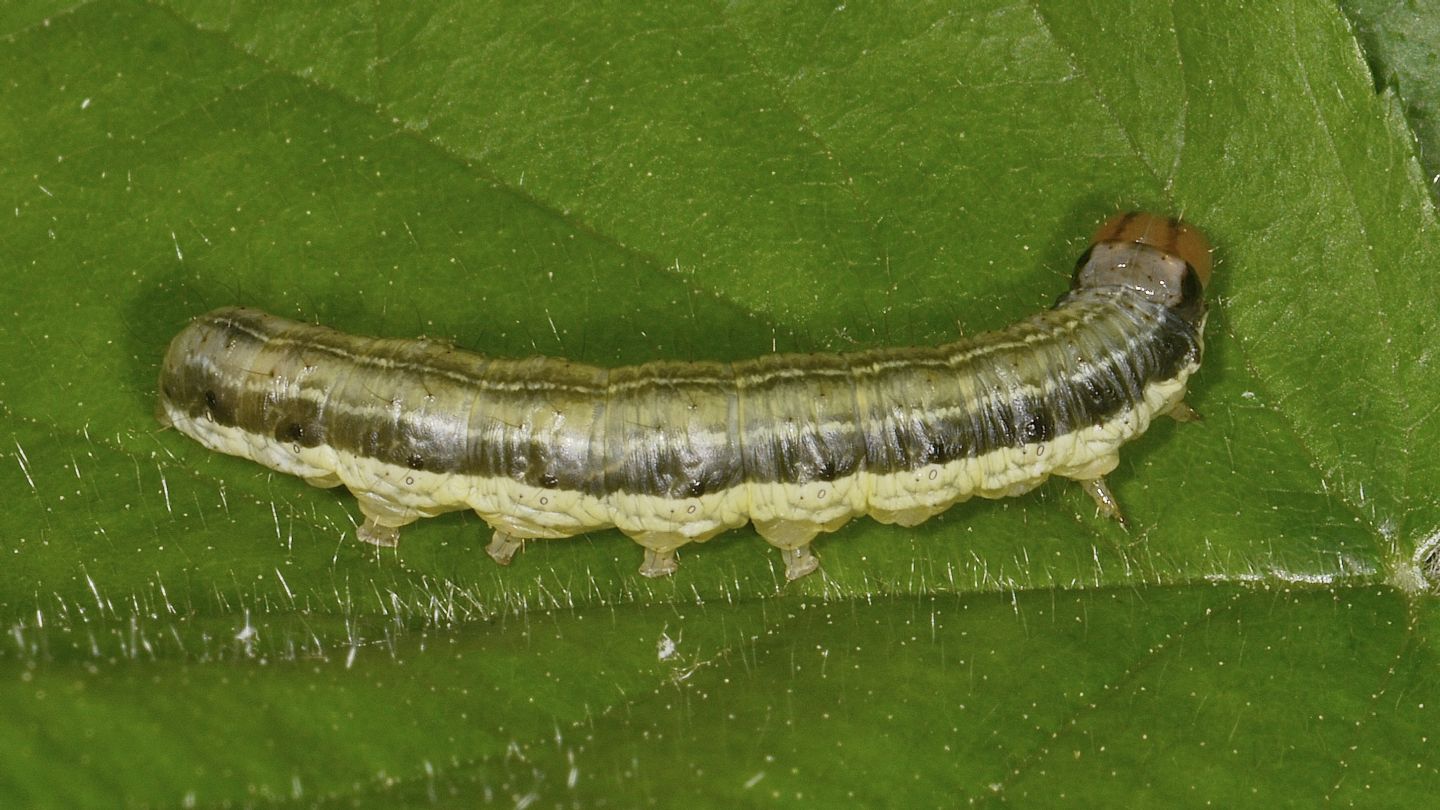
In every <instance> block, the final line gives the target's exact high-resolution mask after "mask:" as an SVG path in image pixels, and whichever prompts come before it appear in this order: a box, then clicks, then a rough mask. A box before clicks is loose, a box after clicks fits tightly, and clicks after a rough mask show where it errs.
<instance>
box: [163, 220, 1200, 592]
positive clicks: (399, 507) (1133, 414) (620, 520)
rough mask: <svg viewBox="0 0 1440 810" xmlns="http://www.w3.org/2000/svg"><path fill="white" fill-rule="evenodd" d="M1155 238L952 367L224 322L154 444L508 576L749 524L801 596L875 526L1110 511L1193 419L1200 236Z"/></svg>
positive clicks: (650, 568)
mask: <svg viewBox="0 0 1440 810" xmlns="http://www.w3.org/2000/svg"><path fill="white" fill-rule="evenodd" d="M1139 216H1140V217H1144V219H1143V220H1139V224H1137V221H1136V220H1135V215H1130V217H1129V219H1122V218H1117V219H1116V220H1112V221H1111V223H1108V224H1107V226H1106V227H1107V228H1111V229H1112V230H1116V231H1117V233H1118V234H1119V235H1118V236H1112V237H1110V238H1102V237H1105V230H1104V229H1102V232H1101V233H1100V234H1097V243H1096V245H1094V246H1092V249H1091V251H1089V252H1087V254H1086V257H1084V258H1082V260H1081V264H1080V266H1079V267H1078V268H1077V273H1076V282H1075V286H1074V287H1073V289H1072V290H1071V291H1070V292H1069V293H1068V294H1067V295H1065V296H1064V297H1063V298H1062V299H1061V300H1060V301H1059V302H1058V303H1057V304H1056V306H1055V307H1054V308H1053V309H1050V310H1047V311H1045V312H1042V313H1039V314H1037V315H1035V316H1032V317H1029V318H1026V319H1024V320H1022V321H1020V322H1018V323H1016V324H1014V325H1012V326H1010V327H1008V328H1006V329H1004V330H1001V331H998V332H994V333H989V334H985V335H980V336H977V337H974V338H970V339H966V340H960V341H956V342H954V343H950V344H947V345H943V346H939V347H928V348H897V349H881V350H874V351H866V352H859V353H853V354H811V355H768V356H764V357H760V358H757V359H754V360H749V361H745V362H740V363H733V364H725V363H679V362H659V363H648V364H645V365H639V366H628V367H621V368H614V369H605V368H598V367H594V366H589V365H584V364H580V363H574V362H569V361H566V360H561V359H554V358H547V357H535V358H529V359H519V360H514V359H502V358H493V357H486V356H482V355H479V354H474V353H471V352H467V351H462V350H459V349H455V348H452V347H450V346H447V345H442V344H438V343H433V342H430V341H426V340H394V339H388V340H382V339H372V338H364V337H355V336H351V335H346V334H342V333H340V332H336V331H333V330H331V329H327V328H325V327H321V326H315V325H311V324H304V323H297V322H294V321H290V320H286V319H283V318H278V317H274V316H271V315H266V314H264V313H261V312H258V311H255V310H248V309H240V308H229V309H220V310H216V311H214V312H211V313H209V314H207V315H204V316H202V317H200V318H198V319H196V320H195V321H193V322H192V323H191V324H190V325H189V326H187V327H186V328H185V330H184V331H182V332H181V333H180V334H179V335H178V336H177V337H176V338H175V339H174V341H173V342H172V343H171V346H170V349H169V352H168V353H167V355H166V359H165V363H164V369H163V371H162V375H161V382H160V411H161V418H162V420H164V421H166V422H168V423H170V424H173V425H174V426H175V427H176V428H178V429H179V430H180V431H181V432H183V433H185V434H186V435H189V436H191V437H193V438H195V439H197V440H199V441H200V442H202V443H203V444H205V445H206V446H208V447H210V448H212V449H214V450H218V451H221V452H225V453H231V454H234V455H239V456H243V457H246V458H250V459H253V460H255V461H258V462H260V463H262V464H264V465H266V466H268V467H271V468H272V469H275V470H279V471H281V472H285V473H290V474H294V475H298V476H300V477H302V478H304V479H305V480H307V481H309V482H310V483H312V484H316V485H318V486H335V485H338V484H344V485H345V486H346V487H347V488H348V489H349V490H350V491H351V492H353V493H354V494H355V495H356V497H357V498H358V499H359V501H360V505H361V510H362V511H363V512H364V514H365V516H366V523H365V525H364V526H362V528H361V536H362V537H363V538H364V539H367V540H370V541H371V542H377V543H382V544H388V543H393V542H394V541H395V537H396V530H397V529H398V527H401V526H404V525H406V524H408V523H410V522H413V521H414V520H416V519H417V518H420V517H429V516H432V515H436V514H440V513H443V512H447V511H452V510H457V509H472V510H474V511H475V512H476V513H478V514H479V515H480V516H481V517H482V518H483V519H484V520H485V521H486V522H488V523H489V524H491V525H492V526H493V527H494V528H495V530H496V537H495V540H494V542H492V544H491V546H490V550H491V552H492V554H493V555H494V556H496V558H497V559H500V560H501V561H508V559H509V556H510V554H512V553H513V551H514V549H515V548H516V547H517V546H518V542H519V541H520V540H523V539H529V538H557V537H567V536H571V535H575V534H578V533H581V532H586V531H590V530H595V529H602V528H607V527H610V526H615V527H618V528H619V530H620V531H622V532H624V533H625V534H626V535H628V536H630V537H631V538H634V539H635V540H636V541H637V542H639V543H640V544H641V545H643V546H644V547H645V548H646V549H647V550H648V553H647V555H646V564H645V566H644V567H643V568H642V572H643V573H646V574H650V575H658V574H663V573H669V572H670V571H671V570H673V569H674V556H673V552H674V550H675V549H676V548H678V547H679V546H681V545H684V544H686V543H691V542H699V541H703V540H707V539H709V538H711V537H713V536H715V535H716V534H719V533H721V532H723V531H726V530H728V529H733V528H737V527H739V526H742V525H744V524H745V523H747V522H753V523H754V525H755V527H756V530H757V531H758V532H759V533H760V534H761V536H763V537H764V538H765V539H766V540H767V541H769V542H770V543H771V544H773V545H775V546H777V547H779V548H781V549H782V550H784V551H785V552H786V562H787V574H788V575H789V576H791V577H792V578H794V577H798V576H801V575H803V574H805V573H808V572H809V571H810V570H813V568H814V567H815V558H814V557H813V556H812V555H810V554H809V552H808V545H809V543H810V541H811V540H812V539H813V538H814V537H815V536H816V535H817V534H818V533H819V532H822V531H833V530H834V529H836V528H839V527H840V526H841V525H843V524H844V523H845V522H846V521H848V520H849V519H851V518H852V517H856V516H859V515H865V514H868V515H870V516H871V517H873V518H875V519H877V520H880V521H883V522H889V523H899V524H901V525H907V526H908V525H914V524H916V523H919V522H920V521H923V520H925V519H926V518H928V517H930V516H932V515H934V514H936V513H938V512H940V511H942V510H944V509H946V508H948V507H949V506H951V505H952V504H954V503H956V502H959V501H963V500H966V499H968V498H970V497H971V496H974V495H979V496H982V497H988V498H996V497H1004V496H1010V495H1017V494H1020V493H1023V492H1026V491H1028V490H1030V489H1033V488H1034V487H1036V486H1038V485H1039V484H1040V483H1042V482H1043V481H1044V480H1045V479H1046V478H1047V477H1048V476H1050V475H1060V476H1065V477H1068V478H1074V479H1077V480H1081V481H1088V482H1100V483H1099V484H1098V486H1099V491H1100V492H1103V493H1104V495H1106V496H1108V492H1104V488H1103V482H1102V481H1101V476H1103V475H1105V474H1106V473H1108V472H1110V470H1112V469H1113V468H1114V467H1115V465H1116V463H1117V461H1118V456H1117V450H1118V448H1119V447H1120V445H1122V444H1123V443H1125V442H1126V441H1128V440H1130V439H1132V438H1134V437H1135V436H1138V435H1139V434H1140V433H1142V432H1143V431H1144V430H1145V429H1146V427H1147V426H1148V425H1149V423H1150V421H1151V419H1152V418H1153V417H1154V416H1155V415H1157V414H1161V413H1166V412H1171V411H1172V410H1175V409H1177V408H1181V407H1183V404H1182V402H1181V398H1182V397H1183V395H1184V391H1185V386H1186V381H1187V379H1188V378H1189V376H1190V375H1191V373H1192V372H1194V371H1195V369H1196V368H1197V367H1198V365H1199V362H1200V356H1201V331H1202V328H1203V322H1204V302H1203V296H1202V295H1201V287H1202V286H1203V283H1202V282H1203V281H1204V278H1201V277H1198V274H1197V269H1196V266H1195V263H1197V261H1198V260H1197V258H1196V256H1198V253H1197V254H1196V255H1195V256H1187V255H1184V254H1185V253H1187V252H1189V253H1195V251H1196V250H1198V249H1196V248H1193V247H1189V246H1188V243H1187V242H1185V241H1184V240H1182V239H1181V237H1182V236H1185V237H1186V238H1187V239H1188V238H1192V237H1193V238H1197V239H1198V235H1197V234H1195V233H1194V232H1193V231H1191V230H1189V229H1188V228H1186V226H1182V225H1179V224H1178V223H1175V222H1174V221H1173V220H1159V219H1157V218H1153V217H1148V215H1139ZM1117 222H1122V223H1129V224H1128V225H1126V224H1120V225H1116V224H1115V223H1117ZM1141 224H1143V226H1144V227H1143V228H1141V229H1140V231H1138V232H1137V233H1131V234H1128V235H1127V233H1126V232H1125V228H1127V227H1128V228H1130V229H1131V230H1135V229H1136V228H1138V227H1139V226H1140V225H1141ZM1162 224H1163V227H1162ZM1167 229H1168V230H1167ZM1137 234H1138V235H1137ZM1157 234H1158V235H1157ZM1177 234H1178V235H1177ZM1187 235H1188V236H1187ZM1142 236H1143V238H1141V237H1142ZM1164 240H1168V242H1166V241H1164ZM1199 244H1201V245H1203V242H1200V243H1199ZM1097 253H1099V254H1103V255H1099V256H1098V257H1097ZM1112 254H1113V255H1112ZM1203 261H1204V272H1205V273H1207V274H1208V269H1209V265H1208V248H1205V253H1204V259H1203ZM1087 268H1092V270H1087ZM1132 270H1134V271H1143V273H1144V274H1148V276H1146V278H1148V279H1150V280H1149V281H1143V280H1142V281H1143V283H1138V284H1137V283H1134V282H1133V280H1129V279H1130V276H1132V275H1134V273H1133V272H1132ZM1167 274H1168V275H1167ZM1187 274H1188V275H1189V276H1190V277H1191V281H1189V282H1187V281H1185V278H1186V276H1187ZM1091 277H1093V278H1091ZM1157 277H1159V278H1160V281H1159V282H1156V281H1155V279H1156V278H1157ZM1117 278H1118V279H1119V280H1117ZM1094 281H1098V282H1099V283H1092V282H1094ZM1162 282H1163V283H1162ZM1167 285H1168V286H1167ZM1157 289H1159V292H1158V293H1157ZM1095 491H1096V490H1092V492H1095ZM1097 497H1099V496H1097ZM1112 503H1113V502H1112Z"/></svg>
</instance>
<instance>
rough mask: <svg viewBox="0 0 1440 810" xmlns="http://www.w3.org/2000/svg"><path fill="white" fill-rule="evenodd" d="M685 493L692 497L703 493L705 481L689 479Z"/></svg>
mask: <svg viewBox="0 0 1440 810" xmlns="http://www.w3.org/2000/svg"><path fill="white" fill-rule="evenodd" d="M686 493H687V494H688V495H689V496H690V497H692V498H698V497H700V496H701V495H704V494H705V483H704V482H703V481H691V482H690V487H689V489H687V490H686Z"/></svg>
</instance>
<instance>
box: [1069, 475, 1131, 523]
mask: <svg viewBox="0 0 1440 810" xmlns="http://www.w3.org/2000/svg"><path fill="white" fill-rule="evenodd" d="M1080 486H1082V487H1084V488H1085V492H1086V493H1087V494H1089V496H1090V497H1091V498H1092V499H1093V500H1094V501H1095V506H1096V507H1098V508H1099V509H1100V514H1102V515H1104V516H1105V517H1108V518H1110V519H1112V520H1115V521H1117V522H1119V524H1120V525H1121V526H1124V525H1125V515H1124V513H1122V512H1121V511H1120V502H1119V501H1116V500H1115V495H1114V494H1113V493H1111V492H1110V487H1108V486H1106V485H1105V479H1104V478H1091V479H1090V480H1088V481H1081V482H1080Z"/></svg>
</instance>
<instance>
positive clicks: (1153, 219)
mask: <svg viewBox="0 0 1440 810" xmlns="http://www.w3.org/2000/svg"><path fill="white" fill-rule="evenodd" d="M1209 281H1210V245H1209V243H1208V242H1206V241H1205V237H1204V236H1202V235H1201V233H1200V231H1198V230H1196V229H1195V228H1193V227H1191V226H1189V225H1185V224H1183V223H1181V222H1180V221H1179V220H1176V219H1170V218H1167V217H1160V216H1156V215H1154V214H1145V213H1129V214H1118V215H1116V216H1113V217H1111V218H1110V219H1108V220H1106V222H1105V224H1104V225H1101V226H1100V228H1099V229H1098V230H1096V231H1095V242H1094V244H1092V245H1090V249H1089V250H1087V251H1085V255H1084V256H1081V257H1080V261H1079V262H1078V263H1077V264H1076V265H1075V278H1074V281H1073V282H1072V284H1071V289H1073V290H1085V289H1113V288H1125V289H1128V290H1131V291H1133V292H1137V293H1139V294H1140V295H1143V296H1144V297H1146V298H1148V299H1150V300H1151V301H1154V302H1155V303H1157V304H1161V305H1163V306H1166V307H1168V308H1170V309H1171V311H1173V312H1175V313H1176V314H1178V315H1180V316H1181V317H1182V318H1185V319H1186V320H1188V321H1191V322H1193V323H1199V322H1201V321H1202V320H1203V319H1204V317H1205V285H1206V284H1208V283H1209Z"/></svg>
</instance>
